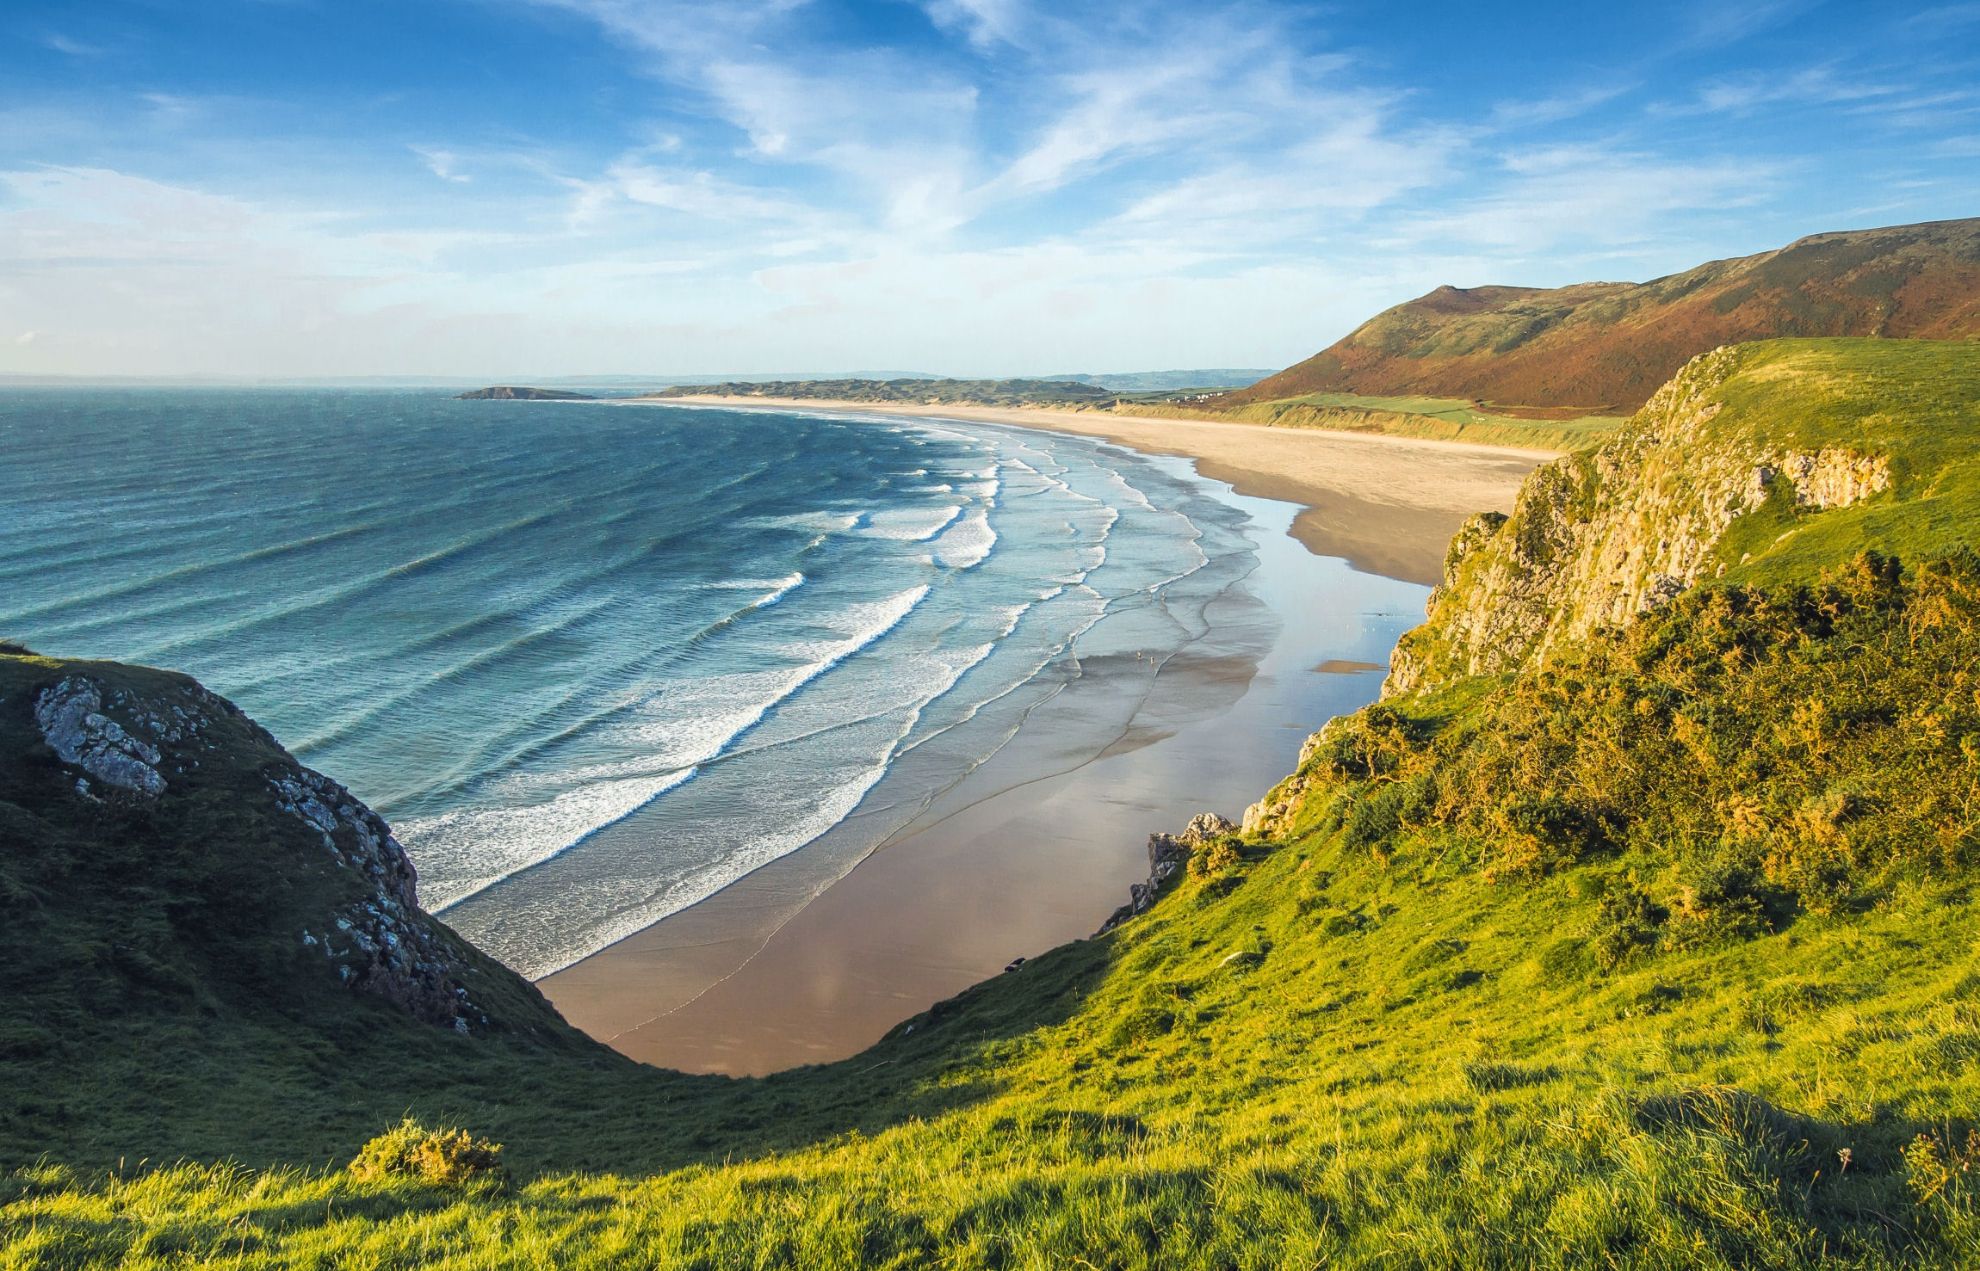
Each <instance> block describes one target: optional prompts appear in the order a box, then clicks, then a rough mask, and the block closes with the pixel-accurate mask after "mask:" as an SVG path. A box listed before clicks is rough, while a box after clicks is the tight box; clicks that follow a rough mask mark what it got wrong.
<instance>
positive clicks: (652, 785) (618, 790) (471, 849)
mask: <svg viewBox="0 0 1980 1271" xmlns="http://www.w3.org/2000/svg"><path fill="white" fill-rule="evenodd" d="M792 585H793V586H795V585H796V584H795V583H793V584H792ZM927 595H928V587H927V586H926V585H925V584H924V585H922V586H919V587H911V588H909V589H907V590H906V591H901V592H897V593H895V594H894V595H892V596H889V597H887V598H885V599H884V600H877V601H873V602H871V603H869V604H863V605H854V606H851V607H850V608H849V609H847V610H846V611H845V612H844V613H843V614H841V615H838V616H837V621H838V625H840V626H841V627H843V629H844V631H845V634H844V635H843V636H841V637H840V638H838V639H830V640H813V641H803V642H797V643H794V644H793V645H791V646H790V648H789V652H791V653H793V654H795V655H797V656H800V657H803V658H804V659H805V660H804V661H802V662H800V663H799V664H798V665H795V666H791V667H786V668H779V669H775V670H768V671H756V672H743V673H738V674H733V675H716V676H705V677H699V678H696V679H692V680H682V681H675V682H671V683H668V684H666V685H664V686H663V687H661V688H660V689H658V690H657V691H655V692H653V693H652V694H650V695H649V696H647V697H646V698H645V699H644V700H643V701H641V702H640V704H639V706H638V707H637V708H636V709H635V710H633V711H631V712H629V713H627V714H625V715H623V716H615V717H613V718H612V719H611V720H609V721H608V722H607V723H605V724H603V725H601V727H600V729H599V730H598V731H599V732H601V733H603V734H605V735H604V736H600V737H597V738H592V739H588V740H590V741H591V742H592V744H593V746H595V747H597V748H601V749H608V750H613V751H617V752H618V753H626V752H628V751H630V753H634V754H637V755H639V756H640V758H639V759H637V760H634V761H628V762H624V763H620V764H616V765H612V766H608V767H603V768H600V767H593V768H591V769H586V768H584V767H581V766H580V767H577V768H572V769H566V770H564V771H562V772H560V773H558V774H556V775H554V776H550V777H541V778H539V777H534V776H529V775H525V774H516V775H513V776H511V777H508V778H504V779H503V780H502V781H500V782H498V783H496V785H495V786H494V787H492V788H491V789H490V790H489V794H490V795H492V796H494V797H493V798H492V799H491V800H490V802H491V803H492V804H493V805H494V807H493V808H492V809H489V810H472V809H464V810H459V811H454V812H447V813H442V814H440V815H438V816H434V817H425V818H417V819H413V820H408V821H405V822H403V823H402V824H401V826H400V832H401V833H400V837H401V838H402V839H404V841H405V842H406V844H407V847H408V848H409V849H410V850H411V851H412V852H413V854H414V856H415V858H416V859H418V860H420V861H422V862H424V863H427V864H428V865H430V866H431V867H432V868H433V872H435V873H437V874H439V875H441V876H444V877H445V879H446V882H445V883H444V884H429V894H428V896H427V906H428V908H430V909H432V910H434V911H435V912H438V911H440V910H442V909H445V908H447V907H449V906H452V905H456V904H459V903H460V902H461V901H462V900H465V899H466V898H467V897H469V896H472V895H474V894H475V893H477V892H480V891H483V890H485V889H487V888H488V887H491V886H493V885H494V884H496V883H498V882H501V881H502V880H503V879H506V878H509V877H512V876H513V875H515V874H517V873H518V872H520V871H522V870H525V869H528V868H529V867H531V866H533V865H538V864H541V863H542V862H544V861H547V860H549V859H551V858H552V857H554V856H557V855H559V854H561V853H563V852H566V851H568V850H570V849H571V848H572V847H574V846H576V845H577V844H578V843H581V842H583V841H584V840H585V839H586V838H589V837H590V836H591V835H593V834H595V833H597V832H598V831H599V830H600V829H603V828H604V827H605V826H607V825H611V824H613V823H614V822H616V821H620V820H623V819H625V818H626V817H627V816H630V815H631V814H632V813H633V812H636V811H638V810H639V809H640V808H642V807H644V806H646V805H647V804H649V803H651V802H652V801H653V800H655V799H657V798H659V797H660V796H661V795H662V794H665V793H666V792H667V791H669V790H672V789H673V788H675V787H676V786H678V785H680V784H681V783H682V782H684V781H686V780H688V779H689V778H691V777H693V776H694V775H695V771H696V770H697V769H698V767H699V765H701V764H704V763H706V762H707V761H708V760H710V759H713V758H715V757H716V756H717V755H719V754H721V752H722V751H723V750H724V749H725V748H726V747H727V746H728V745H729V744H730V743H732V742H733V741H734V740H735V739H736V738H737V737H739V736H740V735H741V734H743V733H744V732H746V731H748V730H749V729H750V728H751V727H753V726H755V725H756V724H757V723H759V722H760V721H761V720H762V719H763V717H764V716H765V715H766V714H768V713H769V712H770V710H771V709H772V708H773V707H775V706H777V705H778V704H779V703H781V702H783V701H785V700H787V699H788V698H789V697H790V696H791V695H792V694H793V693H796V692H797V691H798V690H799V689H800V688H803V687H804V686H805V685H806V684H808V683H810V682H811V681H812V680H814V679H816V678H817V677H818V676H820V675H822V674H824V673H825V672H826V671H829V670H830V669H832V667H834V666H836V665H838V664H839V663H840V662H842V661H844V660H845V659H846V658H848V657H850V656H852V655H853V654H854V653H857V652H858V651H859V650H861V649H863V648H865V647H866V646H867V645H869V644H872V643H873V642H874V641H875V640H878V639H879V638H880V637H882V636H884V635H886V634H887V633H888V632H889V631H891V630H893V629H894V627H895V626H897V625H898V624H899V623H900V621H901V620H902V619H903V618H905V617H907V615H908V614H909V613H911V612H913V611H914V608H915V606H917V605H919V604H920V603H921V602H922V600H924V599H925V598H926V597H927ZM642 770H643V771H642ZM573 782H575V783H578V785H577V788H576V789H569V788H567V787H568V786H569V785H570V784H571V783H573ZM538 783H541V784H540V785H539V784H538ZM546 787H547V789H546ZM532 795H535V796H536V797H535V798H534V799H532V798H531V796H532ZM496 809H499V810H496Z"/></svg>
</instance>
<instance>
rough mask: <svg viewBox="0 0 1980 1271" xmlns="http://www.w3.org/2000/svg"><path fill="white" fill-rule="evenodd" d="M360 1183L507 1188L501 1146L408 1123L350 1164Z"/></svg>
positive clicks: (409, 1120) (456, 1132) (380, 1138)
mask: <svg viewBox="0 0 1980 1271" xmlns="http://www.w3.org/2000/svg"><path fill="white" fill-rule="evenodd" d="M349 1168H350V1173H351V1177H353V1178H355V1179H358V1180H359V1181H361V1182H388V1181H392V1180H396V1179H404V1180H409V1181H412V1182H418V1183H431V1184H433V1185H435V1186H440V1187H469V1186H495V1187H500V1186H505V1185H506V1184H507V1182H508V1173H507V1171H506V1170H504V1169H503V1168H502V1145H501V1144H499V1143H490V1142H488V1141H487V1140H486V1139H477V1138H475V1137H474V1136H473V1135H472V1134H469V1133H468V1132H467V1131H466V1130H456V1129H438V1130H429V1129H428V1128H426V1127H425V1126H423V1125H421V1124H420V1123H419V1122H417V1121H415V1120H413V1119H412V1118H411V1117H407V1118H406V1119H405V1120H404V1121H401V1122H400V1123H399V1124H398V1125H396V1126H394V1127H393V1128H391V1129H390V1130H387V1131H386V1132H385V1133H383V1134H381V1135H379V1136H378V1137H377V1138H375V1139H373V1140H371V1142H369V1143H367V1144H365V1145H364V1147H363V1148H362V1149H360V1150H359V1152H358V1154H357V1158H356V1159H355V1160H353V1161H352V1162H351V1163H350V1167H349Z"/></svg>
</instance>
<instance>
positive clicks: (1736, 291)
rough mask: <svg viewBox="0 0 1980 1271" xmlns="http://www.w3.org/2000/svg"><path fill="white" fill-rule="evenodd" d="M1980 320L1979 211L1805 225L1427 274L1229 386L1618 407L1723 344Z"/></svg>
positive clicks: (1288, 393) (1947, 329)
mask: <svg viewBox="0 0 1980 1271" xmlns="http://www.w3.org/2000/svg"><path fill="white" fill-rule="evenodd" d="M1975 335H1980V220H1962V221H1938V222H1933V223H1929V224H1924V225H1903V226H1894V227H1891V228H1888V229H1876V230H1859V231H1852V232H1848V233H1836V234H1817V235H1814V236H1812V237H1809V238H1804V239H1801V240H1800V241H1798V242H1795V243H1792V244H1790V245H1789V246H1787V247H1784V248H1781V249H1780V250H1778V251H1772V252H1764V253H1762V254H1760V255H1758V256H1747V257H1742V258H1739V259H1735V260H1721V261H1713V262H1711V263H1709V264H1705V265H1700V266H1699V267H1697V268H1696V269H1691V270H1687V271H1685V272H1684V273H1681V274H1672V275H1670V276H1669V277H1666V278H1659V279H1655V280H1654V281H1651V282H1647V283H1641V284H1636V283H1611V282H1594V283H1581V284H1577V285H1575V286H1572V287H1560V288H1553V289H1545V288H1537V287H1476V288H1471V289H1460V288H1456V287H1439V288H1438V289H1437V290H1435V291H1433V292H1431V293H1430V294H1428V295H1426V296H1422V297H1420V298H1418V299H1416V300H1412V301H1409V302H1408V303H1406V304H1401V305H1397V306H1396V307H1395V308H1393V309H1389V310H1387V311H1385V312H1383V313H1381V314H1378V315H1377V316H1376V317H1374V318H1372V319H1370V320H1369V321H1368V322H1367V323H1365V324H1363V325H1362V326H1361V327H1359V328H1357V329H1356V330H1355V331H1354V332H1352V333H1351V334H1349V335H1348V336H1347V337H1345V338H1344V339H1342V340H1340V341H1339V342H1337V343H1336V344H1334V345H1333V346H1332V347H1330V348H1328V349H1325V350H1323V351H1322V352H1320V353H1317V354H1315V355H1314V356H1313V357H1311V358H1309V359H1307V360H1306V361H1304V362H1301V363H1299V364H1298V365H1297V366H1293V367H1291V368H1289V369H1287V370H1284V371H1281V372H1280V373H1279V374H1277V375H1274V376H1271V377H1269V378H1267V379H1264V380H1261V381H1259V382H1258V383H1257V384H1254V385H1253V386H1251V387H1250V388H1248V389H1245V390H1244V391H1242V392H1239V393H1233V394H1229V395H1227V396H1226V397H1224V398H1222V399H1220V400H1221V401H1222V402H1224V403H1226V404H1228V405H1229V406H1232V407H1235V406H1247V405H1252V404H1255V403H1260V402H1268V401H1283V400H1287V399H1291V398H1299V397H1304V396H1307V395H1309V394H1313V393H1342V392H1345V393H1356V394H1362V395H1376V396H1384V395H1427V396H1431V397H1444V398H1459V399H1463V400H1467V401H1476V402H1480V403H1485V404H1487V408H1488V409H1494V410H1498V411H1501V412H1503V413H1514V414H1517V413H1522V411H1523V410H1524V409H1525V408H1533V407H1543V408H1570V409H1572V410H1574V411H1575V412H1577V413H1579V414H1585V415H1604V414H1623V413H1627V412H1629V411H1632V410H1634V409H1636V408H1637V407H1638V406H1641V405H1642V404H1643V403H1644V402H1645V401H1647V400H1649V397H1650V394H1651V393H1652V392H1653V391H1655V389H1656V388H1657V386H1658V385H1660V384H1662V383H1663V382H1664V381H1665V380H1666V379H1668V378H1669V377H1670V376H1671V375H1672V374H1674V373H1675V372H1676V371H1677V369H1678V368H1679V367H1680V366H1682V365H1683V364H1684V363H1685V362H1686V361H1687V360H1689V359H1690V358H1692V357H1694V356H1696V355H1698V354H1700V353H1703V352H1705V351H1706V350H1707V349H1711V348H1715V347H1717V346H1719V345H1722V344H1732V343H1738V342H1741V341H1750V340H1767V339H1776V338H1781V337H1807V336H1881V337H1901V338H1915V339H1954V338H1972V337H1974V336H1975Z"/></svg>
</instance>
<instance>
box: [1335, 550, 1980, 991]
mask: <svg viewBox="0 0 1980 1271" xmlns="http://www.w3.org/2000/svg"><path fill="white" fill-rule="evenodd" d="M1440 710H1441V711H1442V712H1443V713H1442V714H1441V715H1438V714H1437V712H1438V711H1440ZM1309 770H1310V771H1311V772H1312V773H1313V775H1314V776H1315V777H1318V778H1321V779H1320V780H1317V781H1315V782H1313V784H1312V785H1311V787H1310V790H1309V793H1308V795H1307V797H1308V798H1309V799H1320V800H1324V801H1325V802H1324V804H1323V805H1321V806H1323V807H1324V808H1325V819H1324V820H1322V821H1321V822H1320V824H1321V826H1322V828H1323V829H1326V830H1330V831H1333V832H1335V833H1337V834H1338V836H1339V841H1340V843H1341V844H1342V846H1343V847H1345V848H1347V849H1349V850H1352V851H1354V852H1357V853H1359V854H1362V855H1365V856H1367V857H1368V858H1370V859H1372V860H1375V861H1377V862H1386V861H1389V860H1390V859H1392V858H1394V857H1395V856H1396V855H1397V853H1398V852H1399V851H1407V850H1409V849H1410V848H1411V847H1412V845H1413V846H1414V847H1416V848H1419V849H1421V850H1422V851H1423V853H1424V856H1425V858H1426V859H1428V858H1431V857H1435V858H1437V859H1441V860H1446V861H1452V862H1456V861H1467V862H1470V863H1471V864H1472V865H1473V866H1475V867H1476V868H1478V869H1480V870H1481V871H1482V872H1483V873H1485V874H1486V876H1487V877H1491V878H1508V879H1511V878H1526V877H1536V876H1541V875H1545V874H1548V873H1551V872H1553V871H1555V870H1558V869H1562V868H1565V867H1568V866H1572V865H1576V864H1581V863H1585V862H1588V861H1589V860H1591V859H1595V858H1599V857H1603V856H1614V857H1619V858H1621V859H1622V860H1625V861H1628V862H1630V863H1631V865H1632V866H1633V867H1634V868H1635V869H1636V870H1637V872H1638V874H1639V876H1640V877H1641V878H1642V879H1644V880H1645V881H1644V882H1643V883H1642V884H1641V887H1642V888H1643V891H1642V892H1641V893H1637V894H1632V893H1623V894H1619V895H1616V896H1613V897H1611V898H1609V899H1608V900H1606V901H1605V902H1604V908H1603V912H1602V914H1601V915H1600V917H1599V918H1598V921H1597V923H1596V930H1595V931H1594V932H1592V933H1591V952H1593V953H1594V954H1595V956H1596V958H1597V960H1598V962H1601V963H1603V964H1605V965H1609V966H1614V965H1618V964H1620V963H1621V962H1622V961H1626V960H1627V959H1628V958H1629V957H1631V956H1633V955H1635V954H1637V953H1640V952H1642V951H1644V950H1646V949H1649V948H1652V947H1655V946H1659V945H1661V946H1665V947H1674V948H1675V947H1697V946H1700V945H1703V944H1708V943H1712V942H1717V941H1721V940H1734V939H1746V938H1751V937H1754V936H1760V935H1765V934H1767V933H1769V932H1774V931H1779V930H1780V929H1782V928H1783V927H1784V926H1785V925H1786V924H1787V923H1789V922H1791V921H1792V920H1793V917H1794V915H1795V914H1796V913H1797V912H1799V911H1803V910H1807V911H1812V912H1816V913H1834V912H1838V911H1841V910H1845V909H1849V908H1853V907H1858V906H1862V905H1868V904H1874V903H1876V902H1877V900H1878V898H1880V897H1881V896H1884V895H1887V894H1889V892H1890V889H1891V887H1892V886H1893V885H1894V884H1895V883H1897V882H1898V881H1899V880H1900V879H1902V878H1904V877H1913V876H1918V875H1920V874H1925V873H1933V872H1944V871H1948V870H1955V869H1962V868H1967V867H1969V866H1971V865H1973V864H1974V863H1976V862H1980V557H1976V556H1975V555H1973V554H1971V553H1967V554H1961V555H1956V556H1952V557H1948V558H1945V559H1940V560H1934V561H1927V562H1924V563H1922V564H1920V565H1918V566H1916V567H1915V568H1910V569H1907V568H1905V567H1903V566H1901V565H1900V564H1899V563H1898V562H1897V561H1895V560H1893V559H1891V558H1889V557H1886V556H1880V555H1878V554H1876V553H1865V554H1864V555H1862V556H1861V557H1859V558H1857V559H1856V560H1853V561H1851V562H1849V563H1848V564H1846V565H1844V566H1842V567H1841V568H1838V569H1837V570H1835V571H1833V572H1832V573H1830V574H1829V575H1827V576H1825V577H1824V578H1823V579H1822V580H1821V581H1820V582H1818V583H1817V584H1816V585H1814V586H1810V587H1797V588H1790V589H1783V590H1780V591H1770V592H1763V591H1757V590H1752V589H1745V588H1738V587H1721V588H1697V589H1694V590H1693V591H1691V592H1688V593H1686V594H1685V595H1683V596H1680V597H1679V598H1677V599H1676V600H1675V601H1673V602H1672V603H1671V604H1670V605H1668V606H1667V607H1665V608H1664V609H1663V610H1661V611H1659V612H1658V613H1655V614H1652V615H1648V616H1646V617H1645V618H1643V619H1642V620H1641V621H1638V622H1636V623H1634V624H1632V625H1631V626H1630V627H1628V628H1626V629H1624V630H1622V631H1620V632H1610V633H1607V634H1602V635H1597V636H1594V637H1590V638H1589V639H1587V640H1585V641H1583V642H1582V643H1580V644H1579V645H1577V646H1573V647H1566V648H1562V649H1560V650H1558V651H1557V652H1556V653H1555V655H1554V656H1553V657H1552V659H1551V660H1550V661H1549V663H1548V664H1547V665H1546V666H1544V667H1542V668H1540V669H1539V670H1536V671H1533V672H1529V673H1525V674H1522V675H1518V676H1516V677H1512V678H1510V679H1507V680H1504V681H1500V682H1491V683H1487V682H1481V681H1472V682H1471V683H1470V685H1469V686H1468V687H1461V688H1459V689H1457V690H1454V691H1453V692H1450V693H1446V694H1443V695H1441V696H1433V697H1428V698H1420V699H1404V700H1402V701H1399V702H1393V703H1387V704H1384V705H1381V706H1377V707H1373V708H1370V709H1369V710H1367V711H1364V712H1363V713H1362V714H1361V715H1359V716H1355V717H1351V718H1349V719H1346V720H1342V721H1337V722H1336V723H1335V724H1332V725H1330V726H1329V727H1328V729H1327V730H1325V731H1324V732H1323V734H1322V740H1321V742H1320V743H1319V744H1318V745H1317V746H1316V749H1315V752H1314V757H1313V761H1312V764H1311V768H1310V769H1309ZM1327 778H1331V780H1329V779H1327ZM1652 880H1654V881H1652Z"/></svg>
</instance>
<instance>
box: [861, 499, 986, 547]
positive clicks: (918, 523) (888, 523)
mask: <svg viewBox="0 0 1980 1271" xmlns="http://www.w3.org/2000/svg"><path fill="white" fill-rule="evenodd" d="M963 506H964V505H963V504H960V503H957V504H954V505H952V506H949V507H933V508H890V509H888V510H886V511H882V512H875V513H873V514H872V515H871V516H869V517H867V518H866V527H865V529H866V533H867V534H869V535H871V536H872V537H874V538H889V539H894V540H896V541H898V542H903V543H925V542H927V541H928V540H929V539H931V538H934V537H935V536H936V535H937V534H940V533H941V532H942V531H943V530H946V529H948V528H949V525H950V523H951V522H953V521H954V520H955V519H956V518H957V517H959V516H961V515H962V514H963Z"/></svg>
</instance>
